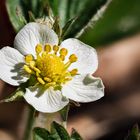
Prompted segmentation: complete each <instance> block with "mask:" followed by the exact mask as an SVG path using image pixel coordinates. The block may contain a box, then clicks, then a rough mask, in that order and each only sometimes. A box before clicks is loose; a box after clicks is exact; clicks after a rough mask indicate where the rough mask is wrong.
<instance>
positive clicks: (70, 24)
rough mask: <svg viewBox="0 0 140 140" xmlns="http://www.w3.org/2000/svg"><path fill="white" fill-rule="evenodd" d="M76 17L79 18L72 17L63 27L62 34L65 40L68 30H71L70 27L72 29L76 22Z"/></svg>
mask: <svg viewBox="0 0 140 140" xmlns="http://www.w3.org/2000/svg"><path fill="white" fill-rule="evenodd" d="M76 19H77V18H76V17H75V18H72V19H70V20H69V21H68V22H67V23H66V24H65V26H64V27H63V28H62V35H61V38H62V40H63V38H65V36H66V35H67V34H68V32H69V31H70V29H71V27H72V25H73V24H74V22H75V20H76Z"/></svg>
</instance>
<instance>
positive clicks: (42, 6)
mask: <svg viewBox="0 0 140 140" xmlns="http://www.w3.org/2000/svg"><path fill="white" fill-rule="evenodd" d="M6 7H7V11H8V15H9V19H10V21H11V23H12V25H13V27H14V29H15V31H16V32H18V31H19V30H20V29H21V28H22V27H23V26H24V25H25V23H27V22H29V21H34V19H37V18H43V17H45V16H47V15H48V14H49V13H48V11H49V9H48V5H47V0H6Z"/></svg>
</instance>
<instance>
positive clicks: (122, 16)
mask: <svg viewBox="0 0 140 140" xmlns="http://www.w3.org/2000/svg"><path fill="white" fill-rule="evenodd" d="M139 5H140V1H139V0H134V1H132V0H113V1H112V2H111V3H110V4H109V6H108V8H107V9H106V11H105V13H104V15H103V16H102V18H100V20H98V21H97V22H96V24H94V25H93V26H92V28H89V29H88V30H86V32H84V33H83V35H82V36H81V37H80V40H81V41H83V42H85V43H88V44H89V45H91V46H93V45H94V46H100V45H104V44H107V43H110V42H112V41H115V40H119V39H121V38H124V37H127V36H129V35H133V34H135V33H137V32H140V14H139V13H140V7H139Z"/></svg>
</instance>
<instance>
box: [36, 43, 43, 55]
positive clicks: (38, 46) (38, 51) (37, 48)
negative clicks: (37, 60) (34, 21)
mask: <svg viewBox="0 0 140 140" xmlns="http://www.w3.org/2000/svg"><path fill="white" fill-rule="evenodd" d="M42 50H43V47H42V45H41V44H37V45H36V48H35V51H36V53H37V54H39V53H41V52H42Z"/></svg>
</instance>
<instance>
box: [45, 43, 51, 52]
mask: <svg viewBox="0 0 140 140" xmlns="http://www.w3.org/2000/svg"><path fill="white" fill-rule="evenodd" d="M44 50H45V51H46V52H47V53H49V52H51V46H50V45H49V44H46V45H45V48H44Z"/></svg>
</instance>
